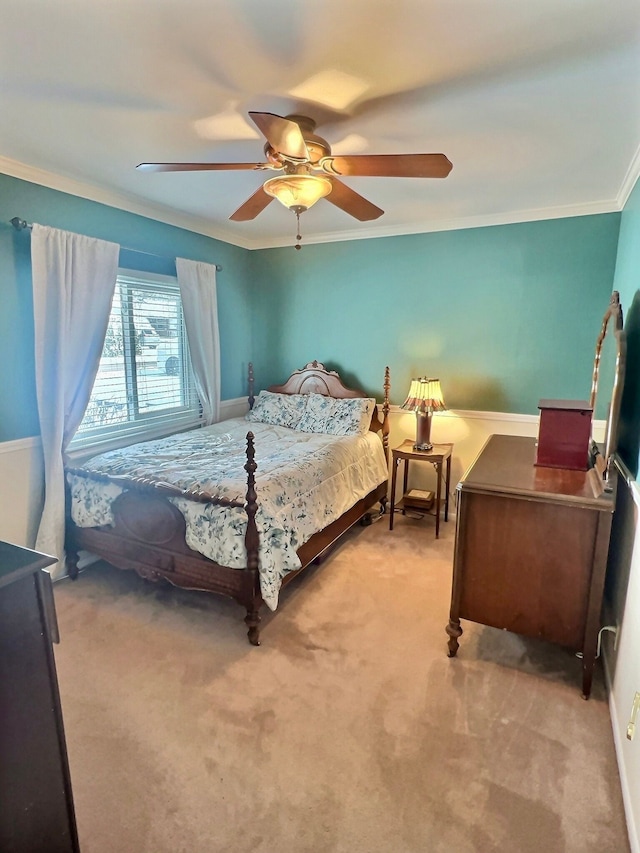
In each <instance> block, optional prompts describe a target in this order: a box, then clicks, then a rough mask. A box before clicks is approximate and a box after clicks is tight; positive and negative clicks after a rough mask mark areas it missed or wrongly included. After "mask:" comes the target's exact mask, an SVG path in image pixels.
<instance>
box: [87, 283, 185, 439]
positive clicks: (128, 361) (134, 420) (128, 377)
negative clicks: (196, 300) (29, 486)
mask: <svg viewBox="0 0 640 853" xmlns="http://www.w3.org/2000/svg"><path fill="white" fill-rule="evenodd" d="M199 419H200V407H199V403H198V398H197V395H196V393H195V390H194V381H193V373H192V370H191V360H190V358H189V350H188V347H187V337H186V333H185V327H184V319H183V315H182V302H181V300H180V289H179V287H178V282H177V279H175V278H172V277H170V276H159V275H151V274H149V273H134V272H132V271H130V270H121V271H120V274H119V275H118V280H117V283H116V288H115V292H114V297H113V304H112V306H111V314H110V316H109V326H108V328H107V334H106V338H105V342H104V348H103V350H102V357H101V359H100V367H99V368H98V373H97V375H96V379H95V382H94V385H93V391H92V392H91V399H90V401H89V405H88V406H87V411H86V412H85V415H84V418H83V420H82V423H81V424H80V427H79V429H78V431H77V433H76V435H75V437H74V439H73V442H72V444H71V447H72V449H73V448H76V447H79V446H86V445H89V444H91V445H98V444H99V445H104V444H109V445H111V444H113V443H124V441H125V440H129V439H131V438H133V439H135V440H142V439H144V438H150V437H153V436H154V435H160V434H163V433H166V432H167V431H171V430H173V429H186V428H187V427H190V426H195V425H196V424H197V423H198V422H199Z"/></svg>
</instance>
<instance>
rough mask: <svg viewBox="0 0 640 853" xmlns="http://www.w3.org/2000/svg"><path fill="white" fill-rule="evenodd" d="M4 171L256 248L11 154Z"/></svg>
mask: <svg viewBox="0 0 640 853" xmlns="http://www.w3.org/2000/svg"><path fill="white" fill-rule="evenodd" d="M0 173H2V174H4V175H9V177H12V178H20V180H23V181H28V182H29V183H31V184H38V185H40V186H42V187H48V188H49V189H52V190H58V191H59V192H63V193H69V195H74V196H78V197H79V198H86V199H87V200H88V201H96V202H99V203H100V204H106V205H107V206H108V207H115V208H117V209H118V210H125V211H127V213H135V214H137V215H138V216H145V217H147V218H148V219H154V220H155V221H157V222H164V223H165V224H166V225H174V226H176V228H184V229H185V230H186V231H193V232H194V233H196V234H203V235H204V236H205V237H212V238H213V239H214V240H221V241H222V242H223V243H230V244H232V245H234V246H239V247H240V248H241V249H253V248H256V247H255V246H253V245H251V242H250V241H246V240H239V239H238V237H237V235H235V234H231V233H229V232H227V231H224V230H220V229H215V228H212V227H211V223H210V222H209V221H208V220H206V219H202V218H201V217H198V216H190V215H189V214H187V213H180V211H177V210H172V209H171V208H168V207H164V206H163V205H156V204H153V203H152V202H147V201H141V200H140V199H139V198H136V197H135V196H130V195H127V193H120V192H115V191H114V190H110V189H108V188H106V187H102V186H99V185H96V184H89V183H86V182H84V181H79V180H77V179H76V178H71V177H68V176H66V175H59V174H56V173H54V172H48V171H46V170H45V169H40V168H38V167H36V166H29V165H27V164H26V163H21V162H19V161H18V160H11V159H10V158H9V157H3V156H2V155H0ZM19 214H20V211H19V210H17V211H16V215H19Z"/></svg>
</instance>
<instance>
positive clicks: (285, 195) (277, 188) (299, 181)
mask: <svg viewBox="0 0 640 853" xmlns="http://www.w3.org/2000/svg"><path fill="white" fill-rule="evenodd" d="M262 188H263V190H264V191H265V192H266V193H267V194H268V195H270V196H273V197H274V198H277V199H278V201H279V202H280V203H281V204H283V205H284V206H285V207H287V208H289V210H293V211H295V212H296V213H302V211H304V210H308V209H309V208H310V207H311V206H312V205H314V204H315V203H316V202H317V201H319V200H320V199H321V198H324V197H325V196H327V195H329V193H330V192H331V190H332V188H333V185H332V183H331V181H330V180H329V179H328V178H323V177H321V176H319V175H278V176H277V177H275V178H269V180H268V181H265V182H264V184H263V185H262Z"/></svg>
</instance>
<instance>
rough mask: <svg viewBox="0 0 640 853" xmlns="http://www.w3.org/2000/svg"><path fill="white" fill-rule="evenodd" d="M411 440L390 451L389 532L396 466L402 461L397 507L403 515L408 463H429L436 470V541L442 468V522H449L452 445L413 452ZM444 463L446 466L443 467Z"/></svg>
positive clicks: (438, 531)
mask: <svg viewBox="0 0 640 853" xmlns="http://www.w3.org/2000/svg"><path fill="white" fill-rule="evenodd" d="M413 445H414V442H413V440H412V439H410V438H407V439H405V441H403V442H402V444H401V445H399V446H398V447H394V448H393V449H392V451H391V456H392V466H391V467H392V469H393V472H392V475H391V512H390V513H389V530H393V513H394V507H395V500H396V477H397V474H398V466H399V464H400V461H401V460H404V478H403V483H402V497H403V499H402V500H401V501H399V502H398V506H399V507H401V508H402V514H403V515H404V512H405V506H404V498H405V496H406V494H407V484H408V482H409V462H411V461H412V460H413V461H414V462H430V463H431V464H432V465H433V467H434V468H435V469H436V475H437V485H436V508H435V516H436V539H437V538H438V537H439V536H440V509H441V506H442V468H443V466H444V468H445V474H444V484H445V492H444V520H445V521H448V520H449V492H450V490H451V454H452V452H453V444H434V445H433V447H432V449H431V450H415V449H414V446H413ZM445 463H446V465H445Z"/></svg>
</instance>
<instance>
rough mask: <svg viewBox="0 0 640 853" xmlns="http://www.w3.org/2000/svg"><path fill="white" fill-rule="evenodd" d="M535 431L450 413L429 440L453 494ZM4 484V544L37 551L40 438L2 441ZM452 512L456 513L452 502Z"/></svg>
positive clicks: (426, 481)
mask: <svg viewBox="0 0 640 853" xmlns="http://www.w3.org/2000/svg"><path fill="white" fill-rule="evenodd" d="M247 411H248V404H247V399H246V397H237V398H234V399H231V400H223V401H222V403H221V404H220V415H221V420H227V419H228V418H235V417H242V416H243V415H244V414H245V413H246V412H247ZM390 427H391V432H390V436H389V443H390V446H391V447H394V446H395V445H397V444H400V443H401V442H402V441H403V440H404V439H405V438H412V437H414V436H415V415H414V414H412V413H411V412H405V411H404V410H403V409H401V408H400V407H399V406H392V408H391V413H390ZM537 430H538V417H537V416H536V415H518V414H503V413H500V412H466V411H465V412H463V411H447V412H439V413H438V414H436V415H434V418H433V427H432V431H431V438H432V440H433V441H450V442H453V443H454V445H455V446H454V450H453V459H452V464H451V484H452V490H453V489H454V488H455V484H456V483H457V482H458V480H460V478H461V477H462V475H463V473H464V472H465V471H466V470H467V468H468V467H469V466H470V465H471V463H472V462H473V460H474V459H475V457H476V456H477V455H478V453H479V452H480V450H481V448H482V446H483V444H484V443H485V441H486V440H487V438H488V437H489V436H490V435H491V434H492V433H503V434H507V435H531V436H535V435H536V434H537ZM594 432H595V436H596V438H597V439H598V440H600V438H601V436H602V434H603V433H604V423H603V422H596V424H595V430H594ZM427 469H431V466H426V465H414V466H412V469H411V478H410V482H411V485H412V486H413V487H416V488H433V471H432V470H427ZM0 482H1V483H2V495H1V497H0V539H3V540H5V541H7V542H13V543H15V544H16V545H24V546H26V547H33V545H34V542H35V534H36V531H37V524H38V518H39V515H40V511H41V507H42V490H43V485H42V450H41V447H40V440H39V438H24V439H18V440H16V441H7V442H0ZM451 510H452V514H453V513H454V512H455V506H454V505H453V503H452V504H451Z"/></svg>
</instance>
